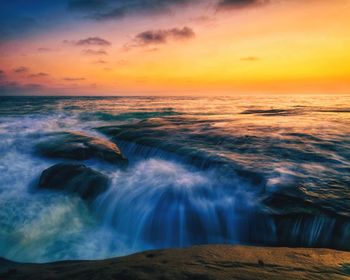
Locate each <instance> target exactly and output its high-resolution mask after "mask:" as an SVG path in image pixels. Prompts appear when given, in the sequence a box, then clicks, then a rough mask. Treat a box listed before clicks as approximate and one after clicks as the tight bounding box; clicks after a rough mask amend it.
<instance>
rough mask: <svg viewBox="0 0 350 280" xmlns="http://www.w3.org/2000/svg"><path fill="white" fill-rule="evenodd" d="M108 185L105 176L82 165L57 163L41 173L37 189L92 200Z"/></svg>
mask: <svg viewBox="0 0 350 280" xmlns="http://www.w3.org/2000/svg"><path fill="white" fill-rule="evenodd" d="M108 183H109V182H108V177H107V176H106V175H104V174H102V173H100V172H98V171H96V170H93V169H91V168H89V167H86V166H85V165H83V164H71V163H59V164H56V165H54V166H51V167H50V168H48V169H46V170H44V171H43V172H42V174H41V176H40V180H39V185H38V187H39V188H41V189H50V190H56V191H66V192H70V193H76V194H78V195H79V196H80V197H81V198H82V199H93V198H95V197H97V196H98V195H99V194H101V193H103V192H104V191H106V190H107V188H108Z"/></svg>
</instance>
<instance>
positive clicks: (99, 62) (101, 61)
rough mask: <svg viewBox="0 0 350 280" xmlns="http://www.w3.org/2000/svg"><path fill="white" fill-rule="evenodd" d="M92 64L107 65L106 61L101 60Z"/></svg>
mask: <svg viewBox="0 0 350 280" xmlns="http://www.w3.org/2000/svg"><path fill="white" fill-rule="evenodd" d="M94 63H96V64H107V63H108V61H106V60H103V59H99V60H96V61H95V62H94Z"/></svg>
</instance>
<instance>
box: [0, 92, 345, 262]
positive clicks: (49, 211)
mask: <svg viewBox="0 0 350 280" xmlns="http://www.w3.org/2000/svg"><path fill="white" fill-rule="evenodd" d="M106 128H107V129H106ZM106 131H107V133H106ZM56 132H79V133H84V134H86V135H91V136H94V137H98V138H101V139H104V140H109V141H112V142H114V143H115V144H117V145H118V147H119V148H120V150H121V152H122V153H123V155H124V156H125V157H126V158H127V159H128V161H129V164H128V166H127V167H126V168H120V167H118V166H116V165H114V164H110V163H108V162H103V161H101V160H99V159H96V158H90V159H88V160H83V161H79V162H80V163H82V164H84V165H86V166H88V167H90V168H93V169H95V170H97V171H99V172H101V173H103V174H105V175H106V176H108V178H109V180H110V184H109V188H108V190H107V191H106V192H104V193H102V194H100V195H99V196H98V197H96V198H95V199H94V200H92V201H84V200H82V199H81V198H80V197H79V196H77V195H74V194H72V193H67V192H60V191H47V190H42V189H39V188H38V187H37V185H38V180H39V177H40V175H41V173H42V172H43V170H45V169H46V168H49V167H50V166H52V165H54V164H57V163H61V162H67V161H71V160H65V159H62V158H46V157H44V156H42V155H40V154H38V153H37V150H36V146H37V145H38V144H39V143H41V142H42V141H44V140H45V139H47V136H48V135H52V133H56ZM199 244H242V245H251V246H287V247H323V248H333V249H338V250H346V251H350V95H339V94H323V95H318V94H304V95H302V94H289V95H282V94H281V95H277V94H274V95H264V94H256V95H252V94H250V95H234V96H228V97H225V96H222V97H53V96H50V97H28V96H27V97H19V96H12V97H4V96H3V97H0V257H4V258H8V259H11V260H15V261H20V262H35V263H41V262H50V261H60V260H78V259H85V260H86V259H89V260H96V259H105V258H109V257H116V256H123V255H128V254H132V253H135V252H140V251H145V250H151V249H162V248H173V247H188V246H193V245H199Z"/></svg>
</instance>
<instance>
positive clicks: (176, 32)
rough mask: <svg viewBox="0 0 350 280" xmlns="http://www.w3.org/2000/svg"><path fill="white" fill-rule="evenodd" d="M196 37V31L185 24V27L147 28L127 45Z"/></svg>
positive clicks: (154, 43) (162, 42)
mask: <svg viewBox="0 0 350 280" xmlns="http://www.w3.org/2000/svg"><path fill="white" fill-rule="evenodd" d="M193 37H195V33H194V31H193V30H192V29H191V28H189V27H187V26H185V27H183V28H171V29H158V30H147V31H143V32H141V33H139V34H137V35H136V36H135V37H134V39H133V42H132V43H131V44H127V45H126V47H127V48H130V47H142V46H148V45H157V44H166V43H167V42H168V40H169V39H171V40H188V39H191V38H193Z"/></svg>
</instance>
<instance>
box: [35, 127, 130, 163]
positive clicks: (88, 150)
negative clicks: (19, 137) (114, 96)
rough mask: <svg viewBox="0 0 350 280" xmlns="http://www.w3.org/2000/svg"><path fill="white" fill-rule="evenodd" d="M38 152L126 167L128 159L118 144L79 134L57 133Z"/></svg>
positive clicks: (38, 147)
mask: <svg viewBox="0 0 350 280" xmlns="http://www.w3.org/2000/svg"><path fill="white" fill-rule="evenodd" d="M37 151H38V152H39V153H40V154H41V155H43V156H46V157H52V158H66V159H75V160H86V159H90V158H98V159H101V160H104V161H107V162H110V163H115V164H119V165H126V164H127V162H128V161H127V159H126V158H125V157H124V156H123V155H122V153H121V151H120V150H119V148H118V147H117V145H116V144H114V143H112V142H110V141H108V140H105V139H100V138H97V137H94V136H90V135H86V134H83V133H78V132H61V133H55V134H53V135H51V136H49V138H48V139H47V141H44V142H41V143H39V144H38V145H37Z"/></svg>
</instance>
